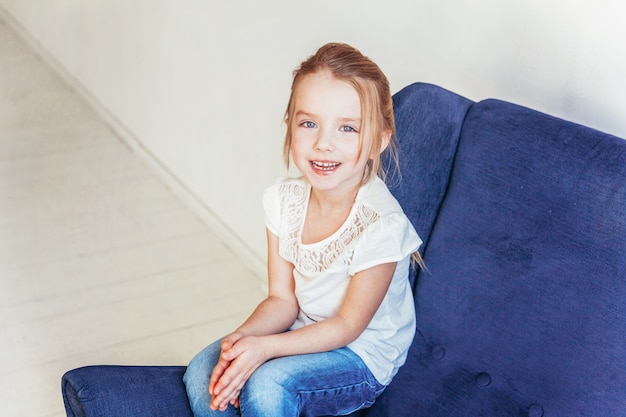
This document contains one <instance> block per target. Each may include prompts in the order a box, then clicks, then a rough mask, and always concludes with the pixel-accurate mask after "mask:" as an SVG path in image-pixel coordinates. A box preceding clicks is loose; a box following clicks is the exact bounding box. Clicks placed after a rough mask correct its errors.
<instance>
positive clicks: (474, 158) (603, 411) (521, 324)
mask: <svg viewBox="0 0 626 417" xmlns="http://www.w3.org/2000/svg"><path fill="white" fill-rule="evenodd" d="M426 162H427V161H423V160H422V159H421V158H420V163H426ZM425 262H426V265H427V268H428V271H427V272H426V273H421V274H420V276H419V281H418V283H417V287H416V294H415V301H416V309H417V336H416V338H415V340H414V343H413V346H412V348H411V351H410V353H409V358H408V360H407V364H406V365H405V366H404V367H403V368H401V370H400V373H399V374H398V376H397V377H396V379H395V380H394V381H393V383H392V385H391V386H390V387H389V388H388V390H387V391H386V392H385V393H384V394H383V397H381V398H380V399H379V401H378V402H377V403H376V404H375V405H374V407H373V408H372V409H371V410H370V412H369V413H368V414H367V415H368V416H377V417H378V416H393V417H401V416H429V417H444V416H445V417H455V416H468V417H469V416H473V417H475V416H544V415H545V416H586V417H589V416H597V417H607V416H623V415H625V414H624V413H625V412H626V320H624V318H625V317H626V142H625V141H624V140H622V139H618V138H615V137H611V136H609V135H606V134H603V133H600V132H597V131H593V130H591V129H588V128H586V127H583V126H580V125H575V124H573V123H569V122H565V121H563V120H559V119H556V118H554V117H550V116H547V115H545V114H541V113H538V112H536V111H532V110H529V109H525V108H522V107H519V106H515V105H512V104H509V103H505V102H501V101H497V100H488V101H485V102H481V103H478V104H477V105H475V106H473V108H472V109H471V111H470V112H469V114H468V116H467V118H466V120H465V122H464V124H463V130H462V134H461V139H460V141H459V147H458V151H457V153H456V158H455V161H454V169H453V171H452V176H451V179H450V184H449V189H448V191H447V193H446V196H445V199H444V202H443V204H442V207H441V210H440V211H439V213H438V217H437V219H436V223H435V226H434V227H433V231H432V233H431V235H430V239H429V244H428V246H427V248H426V252H425Z"/></svg>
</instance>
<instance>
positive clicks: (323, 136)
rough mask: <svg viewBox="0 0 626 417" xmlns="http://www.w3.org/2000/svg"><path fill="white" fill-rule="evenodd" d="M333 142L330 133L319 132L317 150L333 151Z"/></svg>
mask: <svg viewBox="0 0 626 417" xmlns="http://www.w3.org/2000/svg"><path fill="white" fill-rule="evenodd" d="M333 149H334V148H333V140H332V135H331V134H330V132H326V131H324V130H323V129H320V130H319V133H318V135H317V140H316V141H315V150H316V151H320V152H327V151H332V150H333Z"/></svg>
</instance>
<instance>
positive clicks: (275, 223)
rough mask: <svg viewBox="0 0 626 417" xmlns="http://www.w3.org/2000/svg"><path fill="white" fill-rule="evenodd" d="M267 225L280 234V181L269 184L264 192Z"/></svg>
mask: <svg viewBox="0 0 626 417" xmlns="http://www.w3.org/2000/svg"><path fill="white" fill-rule="evenodd" d="M263 209H264V210H265V226H266V227H267V228H268V230H269V231H270V232H272V233H273V234H275V235H276V236H278V234H279V229H280V227H279V226H280V183H276V184H274V185H271V186H269V187H268V188H267V189H266V190H265V192H264V193H263Z"/></svg>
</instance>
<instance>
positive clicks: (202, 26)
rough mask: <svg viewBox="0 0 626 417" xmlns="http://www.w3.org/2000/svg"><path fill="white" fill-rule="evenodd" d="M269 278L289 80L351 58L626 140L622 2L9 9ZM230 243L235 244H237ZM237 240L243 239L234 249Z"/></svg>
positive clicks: (215, 3)
mask: <svg viewBox="0 0 626 417" xmlns="http://www.w3.org/2000/svg"><path fill="white" fill-rule="evenodd" d="M0 6H2V7H3V8H4V9H5V12H8V14H9V20H13V19H14V21H16V22H19V23H18V25H21V26H22V27H23V28H24V29H25V31H26V32H28V33H29V34H30V36H31V37H32V38H33V39H35V40H36V41H38V42H39V43H40V44H41V47H42V48H43V49H44V50H45V51H47V53H48V54H49V55H50V56H51V57H53V58H54V59H55V60H56V61H57V62H58V63H60V65H61V66H62V67H64V69H65V71H66V72H67V73H68V74H70V75H71V76H72V77H74V78H75V81H76V82H77V84H79V85H80V86H82V87H80V88H82V89H84V90H85V91H86V92H87V93H88V94H89V95H91V97H92V98H93V99H94V100H95V101H97V102H98V103H99V105H101V106H103V108H106V109H108V112H110V114H111V115H112V117H113V118H115V119H117V122H115V120H113V122H115V123H118V125H119V126H122V127H123V128H124V129H122V130H124V132H123V134H124V135H125V136H126V137H127V138H129V137H132V138H131V140H137V141H139V142H140V143H141V144H142V146H143V147H145V149H147V151H148V152H149V153H150V154H151V155H152V156H154V157H155V158H156V159H157V160H158V161H160V163H161V164H162V165H163V166H164V167H165V168H166V170H168V171H169V172H170V173H171V174H173V175H174V176H175V177H176V178H178V179H179V180H180V181H181V183H182V184H183V185H184V187H186V188H188V189H189V190H190V192H191V193H192V194H194V195H195V196H196V197H197V198H198V199H199V201H201V202H202V203H203V204H204V205H205V206H206V207H207V208H208V210H207V213H211V214H210V215H209V218H213V219H214V220H215V219H217V222H218V224H219V225H220V228H221V233H222V234H223V235H224V236H226V238H227V239H230V240H231V243H232V244H233V246H234V247H236V248H238V250H241V251H242V253H243V255H244V257H245V258H246V259H247V260H248V261H249V263H250V265H251V266H252V267H253V268H255V269H256V270H258V271H262V269H263V259H264V256H265V241H264V239H265V238H264V227H263V214H262V209H261V204H260V199H261V194H262V191H263V189H264V188H265V186H266V185H268V184H269V183H271V182H273V180H274V178H275V177H276V176H278V175H281V174H283V167H282V159H281V155H280V152H281V143H282V136H283V126H282V124H281V121H282V115H283V111H284V107H285V105H286V100H287V96H288V88H289V84H290V77H291V71H292V70H293V68H294V67H295V66H296V65H297V64H298V63H299V62H300V61H301V60H302V59H303V58H305V57H306V56H308V55H309V54H310V53H312V52H314V50H315V49H316V48H317V47H318V46H320V45H321V44H323V43H325V42H328V41H343V42H348V43H352V44H353V45H355V46H357V47H358V48H360V49H361V50H362V51H363V52H364V53H365V54H366V55H369V56H370V57H372V58H373V59H374V60H375V61H377V62H378V63H379V65H380V66H381V67H382V68H383V70H384V71H385V72H386V73H387V75H388V77H389V79H390V81H391V83H392V87H393V90H394V91H397V90H398V89H400V88H401V87H403V86H405V85H407V84H409V83H412V82H414V81H418V80H419V81H426V82H431V83H435V84H439V85H441V86H443V87H445V88H448V89H451V90H453V91H456V92H457V93H460V94H462V95H465V96H466V97H468V98H471V99H473V100H480V99H483V98H487V97H497V98H501V99H505V100H510V101H513V102H517V103H519V104H523V105H526V106H529V107H533V108H536V109H538V110H542V111H546V112H549V113H552V114H554V115H557V116H560V117H564V118H567V119H570V120H573V121H577V122H580V123H583V124H587V125H590V126H592V127H595V128H598V129H600V130H604V131H607V132H609V133H613V134H616V135H618V136H622V137H626V118H625V117H623V116H624V115H626V94H625V93H626V88H625V87H626V46H625V43H624V39H626V26H625V25H624V24H623V21H622V19H623V16H624V9H625V7H624V6H622V5H621V4H620V2H619V1H618V0H595V1H588V0H587V1H582V0H525V1H519V0H517V1H516V0H473V1H471V2H470V1H467V2H462V1H452V0H439V1H437V0H430V1H428V0H406V1H400V0H385V1H374V0H318V1H295V0H266V1H254V0H249V1H243V0H89V1H85V0H46V1H45V2H43V1H37V0H0ZM231 232H232V233H231ZM233 237H234V238H233Z"/></svg>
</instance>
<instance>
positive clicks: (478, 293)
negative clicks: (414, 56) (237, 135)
mask: <svg viewBox="0 0 626 417" xmlns="http://www.w3.org/2000/svg"><path fill="white" fill-rule="evenodd" d="M394 102H395V106H396V118H397V120H396V122H397V125H398V137H399V140H400V167H401V175H400V176H397V175H396V176H395V177H394V176H392V178H391V184H392V186H391V189H392V192H393V193H394V194H395V195H396V197H397V198H398V200H399V201H400V203H401V204H402V205H403V207H404V209H405V211H406V212H407V215H408V216H409V218H410V219H411V220H412V221H413V222H414V223H415V226H416V228H417V230H418V232H419V233H420V235H421V236H422V238H423V239H424V241H425V245H424V247H423V252H424V259H425V262H426V264H427V267H428V270H427V271H421V272H419V274H418V275H417V280H416V283H415V302H416V310H417V335H416V337H415V340H414V342H413V345H412V347H411V350H410V352H409V357H408V359H407V363H406V364H405V365H404V366H403V367H402V368H401V369H400V372H399V373H398V375H397V376H396V378H395V379H394V380H393V382H392V384H391V385H390V386H389V387H388V388H387V390H386V391H385V392H384V393H383V395H382V396H381V397H380V398H379V400H378V401H377V402H376V403H375V404H374V406H373V407H372V408H370V409H368V410H367V411H365V412H362V413H359V414H358V415H359V416H369V417H385V416H393V417H403V416H411V417H414V416H424V417H444V416H445V417H460V416H463V417H465V416H467V417H470V416H471V417H477V416H488V417H492V416H511V417H512V416H515V417H520V416H531V417H542V416H546V417H550V416H559V417H572V416H580V417H582V416H585V417H623V416H625V415H626V320H625V318H626V141H624V140H622V139H619V138H616V137H613V136H610V135H607V134H604V133H601V132H598V131H595V130H592V129H589V128H586V127H584V126H580V125H576V124H573V123H570V122H567V121H563V120H560V119H557V118H554V117H551V116H548V115H545V114H541V113H539V112H536V111H533V110H529V109H526V108H523V107H519V106H516V105H513V104H510V103H506V102H502V101H498V100H486V101H483V102H480V103H476V104H475V103H473V102H471V101H470V100H467V99H464V98H462V97H460V96H458V95H456V94H454V93H451V92H448V91H446V90H443V89H441V88H439V87H436V86H432V85H427V84H415V85H412V86H409V87H407V88H406V89H404V90H403V91H401V92H399V93H398V94H396V95H395V97H394ZM183 370H184V368H183V367H104V366H95V367H87V368H79V369H77V370H73V371H70V372H68V373H67V374H66V375H65V376H64V378H63V395H64V400H65V404H66V408H67V412H68V416H70V417H79V416H90V417H104V416H109V417H110V416H115V417H124V416H129V417H130V416H166V415H167V416H181V417H187V416H189V417H190V416H191V412H190V411H189V409H188V405H187V400H186V396H185V393H184V389H183V385H182V381H181V379H180V377H181V375H182V372H183Z"/></svg>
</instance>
